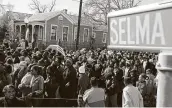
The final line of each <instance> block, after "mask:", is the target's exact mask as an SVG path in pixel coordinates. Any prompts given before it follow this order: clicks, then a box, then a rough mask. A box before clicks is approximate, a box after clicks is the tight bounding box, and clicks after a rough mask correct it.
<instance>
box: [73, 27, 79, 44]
mask: <svg viewBox="0 0 172 108" xmlns="http://www.w3.org/2000/svg"><path fill="white" fill-rule="evenodd" d="M77 30H78V27H75V28H74V36H73V40H74V41H76V38H77Z"/></svg>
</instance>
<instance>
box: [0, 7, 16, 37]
mask: <svg viewBox="0 0 172 108" xmlns="http://www.w3.org/2000/svg"><path fill="white" fill-rule="evenodd" d="M0 8H1V9H2V10H3V12H2V14H3V15H2V16H1V20H0V29H4V30H5V32H6V33H8V34H9V36H10V38H12V37H15V36H16V33H15V32H14V28H13V27H14V21H13V19H12V17H13V14H12V11H13V8H14V6H13V5H11V4H7V5H2V4H0Z"/></svg>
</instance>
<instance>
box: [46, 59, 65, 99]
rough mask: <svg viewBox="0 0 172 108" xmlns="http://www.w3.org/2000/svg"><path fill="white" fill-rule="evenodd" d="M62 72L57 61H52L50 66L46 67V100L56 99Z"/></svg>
mask: <svg viewBox="0 0 172 108" xmlns="http://www.w3.org/2000/svg"><path fill="white" fill-rule="evenodd" d="M62 72H63V69H62V67H61V66H60V63H59V60H55V61H53V62H52V64H51V65H50V66H48V67H47V72H46V73H47V79H46V81H45V82H46V85H45V87H46V92H47V93H48V98H55V97H56V93H57V90H58V88H59V87H60V86H61V84H62V79H63V77H62ZM56 98H57V97H56Z"/></svg>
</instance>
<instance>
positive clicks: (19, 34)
mask: <svg viewBox="0 0 172 108" xmlns="http://www.w3.org/2000/svg"><path fill="white" fill-rule="evenodd" d="M19 27H20V32H19V40H21V28H22V25H21V24H20V25H19Z"/></svg>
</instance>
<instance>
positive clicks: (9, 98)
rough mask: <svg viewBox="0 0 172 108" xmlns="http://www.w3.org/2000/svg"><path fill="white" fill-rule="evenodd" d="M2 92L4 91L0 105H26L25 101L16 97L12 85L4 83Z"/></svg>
mask: <svg viewBox="0 0 172 108" xmlns="http://www.w3.org/2000/svg"><path fill="white" fill-rule="evenodd" d="M2 92H3V93H4V97H1V98H0V107H26V105H25V102H24V101H23V100H22V99H20V98H17V97H16V91H15V87H14V86H13V85H6V86H5V87H4V88H3V91H2Z"/></svg>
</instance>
